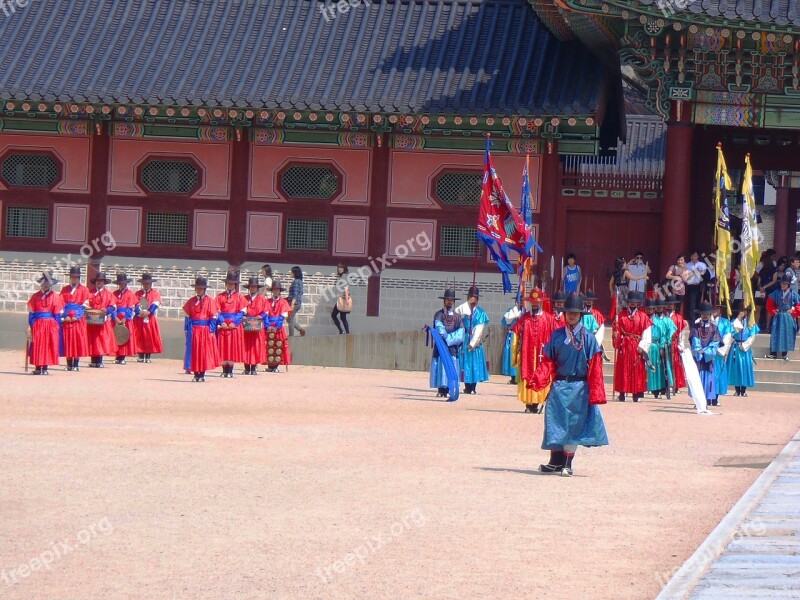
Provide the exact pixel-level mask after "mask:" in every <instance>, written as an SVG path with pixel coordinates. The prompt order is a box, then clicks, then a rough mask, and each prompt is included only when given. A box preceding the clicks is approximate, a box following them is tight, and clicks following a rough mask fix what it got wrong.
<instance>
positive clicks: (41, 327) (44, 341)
mask: <svg viewBox="0 0 800 600" xmlns="http://www.w3.org/2000/svg"><path fill="white" fill-rule="evenodd" d="M36 282H37V283H38V284H39V285H40V286H41V288H40V289H39V291H38V292H36V293H35V294H34V295H33V296H31V299H30V300H28V336H29V337H30V339H31V344H30V349H29V357H30V361H31V363H33V366H34V367H35V369H34V371H33V374H34V375H49V373H48V371H47V367H48V366H50V365H57V364H58V331H59V328H58V319H59V317H60V316H61V312H62V311H63V310H64V303H63V301H62V300H61V296H59V295H58V294H56V293H55V292H54V291H53V290H52V287H53V286H54V285H55V284H57V283H58V281H56V280H55V279H54V278H53V273H52V272H47V273H42V276H41V277H40V278H39V279H37V280H36Z"/></svg>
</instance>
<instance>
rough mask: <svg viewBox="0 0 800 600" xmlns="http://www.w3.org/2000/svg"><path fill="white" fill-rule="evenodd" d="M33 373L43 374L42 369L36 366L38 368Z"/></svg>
mask: <svg viewBox="0 0 800 600" xmlns="http://www.w3.org/2000/svg"><path fill="white" fill-rule="evenodd" d="M33 374H34V375H41V374H42V370H41V369H40V368H39V367H36V368H35V369H34V370H33Z"/></svg>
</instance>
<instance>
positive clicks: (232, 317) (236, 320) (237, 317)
mask: <svg viewBox="0 0 800 600" xmlns="http://www.w3.org/2000/svg"><path fill="white" fill-rule="evenodd" d="M225 321H233V324H234V325H236V326H237V327H238V326H239V325H241V324H242V321H244V315H243V314H242V312H241V311H240V312H237V313H224V312H221V313H219V315H218V316H217V323H224V322H225Z"/></svg>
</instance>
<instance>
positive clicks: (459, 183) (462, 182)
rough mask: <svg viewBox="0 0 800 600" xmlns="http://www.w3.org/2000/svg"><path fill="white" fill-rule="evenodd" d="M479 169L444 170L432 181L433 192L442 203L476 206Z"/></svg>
mask: <svg viewBox="0 0 800 600" xmlns="http://www.w3.org/2000/svg"><path fill="white" fill-rule="evenodd" d="M482 182H483V173H482V172H481V171H444V172H443V173H441V174H440V175H439V176H438V177H437V178H436V181H435V182H434V186H433V194H434V196H435V198H436V199H437V200H438V201H439V202H441V203H442V204H447V205H450V206H477V205H478V203H479V202H480V201H481V185H482Z"/></svg>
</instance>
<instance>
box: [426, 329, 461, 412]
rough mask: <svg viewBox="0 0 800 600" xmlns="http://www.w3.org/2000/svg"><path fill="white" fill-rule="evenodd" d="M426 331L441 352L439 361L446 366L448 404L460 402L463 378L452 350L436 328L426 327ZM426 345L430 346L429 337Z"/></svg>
mask: <svg viewBox="0 0 800 600" xmlns="http://www.w3.org/2000/svg"><path fill="white" fill-rule="evenodd" d="M425 331H426V332H427V333H428V335H429V336H430V337H431V338H432V339H433V343H434V344H435V345H436V349H437V350H438V351H439V360H440V361H442V363H443V364H444V372H445V375H447V388H448V391H449V392H450V398H449V399H448V402H455V401H456V400H458V395H459V393H460V391H461V377H460V376H459V375H460V374H459V372H458V370H457V369H456V365H455V364H454V363H453V356H452V355H451V354H450V348H449V347H448V346H447V342H445V341H444V338H443V337H442V336H441V334H440V333H439V332H438V331H436V328H435V327H430V326H428V325H426V326H425ZM425 345H426V346H427V345H428V337H427V336H426V339H425Z"/></svg>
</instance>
